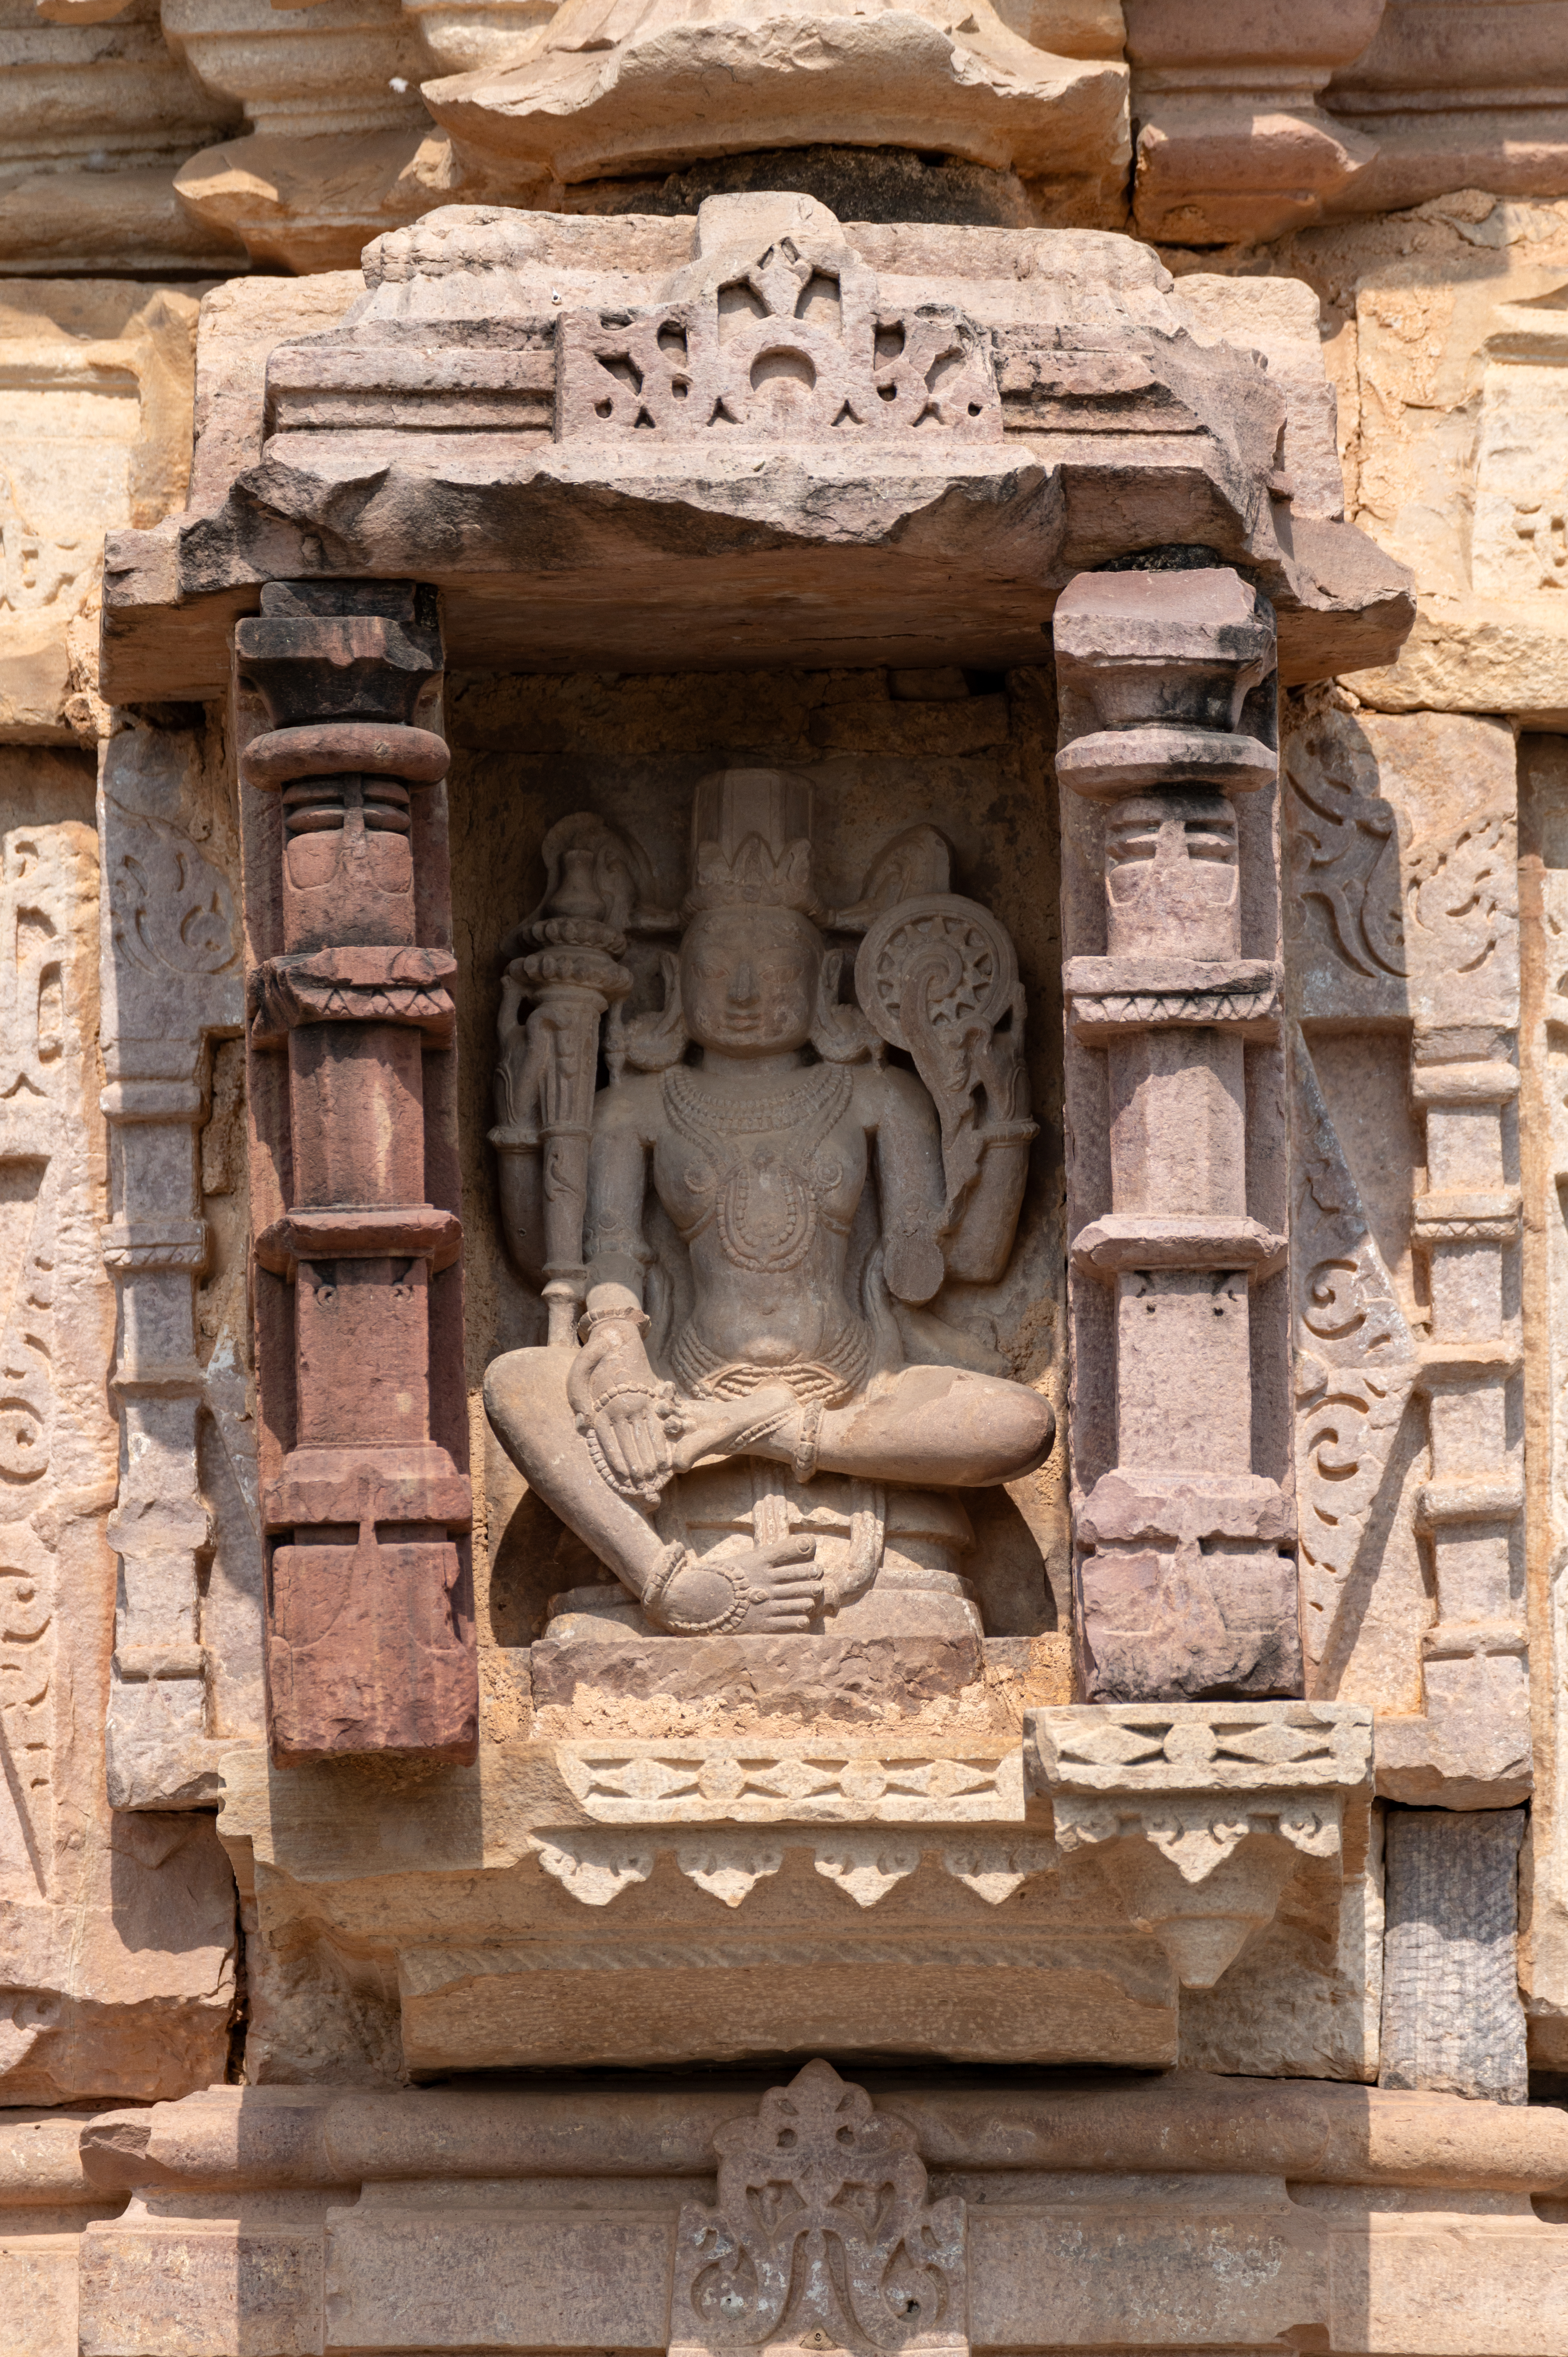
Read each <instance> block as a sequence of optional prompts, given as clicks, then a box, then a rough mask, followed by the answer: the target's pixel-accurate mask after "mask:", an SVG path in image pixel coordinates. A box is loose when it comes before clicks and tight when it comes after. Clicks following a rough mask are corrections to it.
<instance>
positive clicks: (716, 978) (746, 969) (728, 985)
mask: <svg viewBox="0 0 1568 2357" xmlns="http://www.w3.org/2000/svg"><path fill="white" fill-rule="evenodd" d="M821 970H822V941H821V938H820V936H819V935H818V932H817V930H816V928H815V926H814V925H812V924H811V923H810V922H809V920H807V919H806V918H804V917H802V916H799V915H797V913H796V912H795V911H794V910H793V909H708V910H706V911H704V913H703V915H702V916H700V917H698V918H697V919H696V920H695V921H694V922H693V924H692V925H691V926H690V928H689V929H688V931H687V933H686V938H685V940H684V941H683V942H682V944H681V1006H682V1013H683V1014H684V1016H685V1018H686V1028H687V1030H688V1031H689V1032H690V1033H691V1035H692V1037H693V1039H694V1040H695V1041H696V1042H697V1044H698V1046H699V1047H701V1048H716V1049H720V1050H721V1051H722V1052H723V1053H724V1054H725V1055H726V1056H778V1055H783V1054H786V1053H788V1052H789V1050H790V1049H796V1048H803V1047H804V1046H805V1044H806V1042H807V1040H808V1039H810V1038H811V1026H812V1023H813V1021H814V1019H815V1014H816V998H817V981H818V976H819V974H820V973H821Z"/></svg>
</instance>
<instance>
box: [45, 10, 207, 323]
mask: <svg viewBox="0 0 1568 2357" xmlns="http://www.w3.org/2000/svg"><path fill="white" fill-rule="evenodd" d="M111 19H112V20H113V21H110V20H111ZM0 41H3V42H4V44H5V78H4V84H3V86H0V271H4V272H9V271H48V272H59V273H61V274H64V273H76V272H88V273H102V274H122V273H124V272H125V271H128V270H132V271H136V272H140V273H143V274H159V273H162V272H166V271H181V272H184V271H194V270H199V269H201V268H203V267H204V266H205V267H207V268H209V269H211V268H217V269H219V270H224V269H234V268H236V267H237V268H240V269H243V268H244V266H245V264H244V255H243V253H242V251H241V250H240V249H239V248H238V247H236V246H235V245H234V244H233V242H231V240H230V239H229V238H226V237H223V236H221V235H219V236H214V235H213V234H212V232H211V231H209V229H208V228H207V227H206V225H205V224H204V223H202V222H199V221H194V220H193V219H192V218H191V216H190V215H189V214H188V213H187V212H186V211H185V210H184V209H183V207H182V206H181V205H180V202H179V200H178V199H177V196H176V195H175V191H174V176H175V173H176V171H177V167H179V165H180V164H182V163H183V162H184V160H185V158H186V157H187V156H188V155H189V154H190V152H191V150H192V149H193V148H198V147H199V146H201V145H202V144H203V142H204V141H206V140H209V139H212V138H214V137H215V136H218V135H220V134H221V132H222V131H223V129H224V128H225V127H226V125H227V124H229V123H230V122H231V121H232V120H233V119H234V110H233V109H232V108H231V106H229V105H228V104H227V103H225V102H224V101H222V100H221V99H219V100H216V101H214V100H213V99H212V98H211V97H210V96H209V94H208V93H207V92H206V91H202V90H199V88H198V87H197V85H196V83H195V82H194V81H192V80H191V78H190V76H189V74H188V73H187V72H186V70H185V69H184V67H183V66H182V65H181V63H180V60H179V59H178V58H177V57H176V56H174V55H173V54H171V51H170V49H169V46H168V43H167V42H166V39H165V38H164V35H163V30H162V28H161V27H160V24H159V18H158V5H157V0H120V5H115V0H85V5H81V6H80V7H79V6H75V5H72V0H46V5H43V6H38V5H36V0H5V6H4V7H3V8H0ZM123 291H125V290H123Z"/></svg>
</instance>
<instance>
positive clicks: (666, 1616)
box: [642, 1539, 752, 1637]
mask: <svg viewBox="0 0 1568 2357" xmlns="http://www.w3.org/2000/svg"><path fill="white" fill-rule="evenodd" d="M688 1570H702V1571H717V1572H722V1573H723V1575H724V1577H725V1580H727V1582H728V1583H729V1587H730V1590H731V1596H730V1601H729V1602H728V1604H726V1605H725V1609H724V1610H723V1611H722V1612H715V1613H714V1615H713V1617H712V1619H711V1620H677V1619H676V1618H675V1616H674V1614H672V1613H671V1612H667V1611H663V1610H661V1609H660V1602H661V1599H662V1598H663V1595H664V1591H665V1589H666V1588H667V1587H669V1585H670V1583H671V1580H672V1579H674V1578H675V1577H676V1575H677V1574H678V1573H680V1572H682V1571H688ZM751 1602H752V1591H751V1588H750V1586H749V1585H748V1583H747V1581H746V1578H745V1577H744V1576H743V1574H741V1573H740V1572H738V1571H736V1568H735V1566H733V1564H727V1563H714V1564H700V1563H698V1562H697V1561H696V1560H695V1558H694V1557H693V1555H692V1553H691V1550H690V1549H689V1548H688V1547H686V1546H684V1545H682V1543H681V1541H680V1540H679V1539H672V1540H671V1543H670V1544H669V1545H668V1546H667V1547H666V1548H665V1550H664V1552H663V1554H662V1555H660V1558H659V1561H658V1562H657V1563H656V1564H655V1565H654V1566H653V1577H652V1578H651V1579H650V1581H649V1583H648V1585H647V1587H645V1588H644V1589H643V1591H642V1609H643V1610H644V1611H645V1612H646V1613H648V1614H649V1615H650V1618H654V1619H657V1620H661V1621H662V1622H663V1624H664V1626H665V1628H666V1629H668V1630H669V1631H670V1633H671V1636H672V1637H723V1636H727V1634H728V1633H729V1631H731V1630H732V1629H738V1628H739V1626H740V1624H741V1622H742V1621H743V1620H745V1618H746V1613H747V1611H748V1610H749V1609H750V1607H751Z"/></svg>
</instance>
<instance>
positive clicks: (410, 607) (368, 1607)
mask: <svg viewBox="0 0 1568 2357" xmlns="http://www.w3.org/2000/svg"><path fill="white" fill-rule="evenodd" d="M235 664H236V696H237V711H238V713H239V715H240V720H241V725H240V730H239V735H240V759H241V775H242V816H243V825H244V835H245V903H246V932H247V947H248V952H249V959H248V962H249V966H250V971H249V974H248V976H247V996H248V1003H249V1006H250V1009H251V1026H250V1043H251V1111H252V1137H253V1140H254V1158H253V1162H252V1169H253V1171H254V1172H255V1175H256V1181H257V1183H256V1186H255V1189H254V1192H253V1196H252V1225H253V1232H254V1240H255V1254H256V1260H257V1263H258V1271H257V1276H256V1323H257V1338H258V1353H257V1355H258V1379H259V1385H260V1415H261V1438H262V1448H261V1473H262V1519H263V1529H264V1531H265V1534H266V1540H267V1686H268V1725H269V1730H270V1736H271V1741H272V1748H273V1754H274V1759H275V1760H278V1761H279V1762H280V1763H297V1762H298V1761H301V1760H307V1759H312V1758H320V1757H325V1756H328V1755H331V1754H356V1753H371V1754H377V1753H393V1754H397V1755H402V1756H412V1757H417V1758H424V1759H430V1760H471V1759H472V1758H473V1756H474V1749H475V1746H476V1743H477V1740H478V1728H477V1714H478V1690H477V1674H476V1667H475V1659H474V1631H473V1606H472V1597H471V1583H470V1573H469V1568H468V1562H467V1546H466V1544H465V1539H466V1534H467V1530H468V1528H469V1525H470V1523H471V1519H472V1502H471V1498H470V1493H469V1489H468V1481H467V1422H466V1415H465V1412H464V1403H463V1394H462V1387H461V1382H460V1376H459V1374H458V1371H459V1370H460V1368H461V1365H462V1340H461V1337H462V1279H461V1265H460V1257H459V1255H460V1252H461V1244H462V1229H461V1225H460V1222H459V1221H458V1217H457V1200H458V1199H457V1184H456V1141H455V1134H454V1123H455V1114H454V1103H453V1088H454V1078H455V1075H454V1057H453V1051H452V1047H451V1019H452V1018H451V1008H450V1002H449V1001H448V1000H447V998H446V992H445V988H444V985H445V982H446V979H447V978H449V976H450V974H451V973H452V960H451V957H450V954H449V952H448V943H449V941H450V932H451V913H450V884H449V879H448V873H447V865H446V806H445V801H444V798H442V796H441V794H440V789H439V780H441V778H442V777H444V775H445V773H446V746H445V744H444V743H443V741H442V739H441V738H440V737H439V736H437V735H436V734H435V732H434V731H433V730H431V729H429V728H427V727H423V726H415V725H414V716H415V714H416V712H419V713H424V712H425V711H427V710H428V708H429V705H430V702H431V696H432V693H433V691H434V690H435V684H436V682H437V681H438V678H439V675H440V669H441V643H440V635H439V630H438V628H437V625H436V621H435V600H434V598H433V597H431V596H430V595H429V593H428V592H426V591H423V590H418V589H415V588H414V587H412V586H410V585H406V584H400V583H392V584H384V585H383V584H379V583H366V584H354V583H345V584H341V585H336V586H334V587H327V588H323V589H316V590H313V589H311V588H310V587H308V586H307V585H302V584H297V583H295V584H289V583H274V584H272V585H271V586H269V587H267V588H266V589H265V590H264V591H263V597H262V614H261V617H260V619H257V620H254V621H246V622H242V624H241V625H240V628H239V630H238V631H237V632H236V634H235ZM263 713H264V716H265V720H266V721H268V722H270V723H271V726H270V728H265V727H263ZM258 1164H261V1165H262V1166H263V1167H262V1168H257V1165H258ZM285 1174H286V1175H285Z"/></svg>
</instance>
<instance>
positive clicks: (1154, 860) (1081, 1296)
mask: <svg viewBox="0 0 1568 2357" xmlns="http://www.w3.org/2000/svg"><path fill="white" fill-rule="evenodd" d="M1056 642H1057V664H1058V680H1059V683H1060V687H1061V737H1060V748H1059V754H1058V774H1059V776H1060V780H1061V783H1062V787H1063V836H1064V877H1065V879H1066V880H1065V885H1064V943H1065V946H1066V948H1067V950H1068V951H1069V957H1068V962H1067V967H1066V972H1065V976H1064V980H1065V985H1066V993H1065V995H1066V998H1067V1004H1068V1010H1069V1036H1068V1049H1067V1098H1068V1125H1067V1126H1068V1136H1069V1161H1070V1168H1069V1190H1070V1196H1071V1202H1070V1207H1069V1218H1070V1220H1071V1222H1072V1230H1073V1247H1072V1253H1073V1264H1074V1275H1073V1287H1074V1300H1073V1332H1074V1356H1075V1370H1074V1398H1073V1434H1072V1438H1073V1476H1074V1504H1075V1510H1076V1511H1075V1523H1076V1537H1077V1543H1078V1557H1077V1561H1078V1603H1079V1643H1080V1649H1081V1654H1082V1663H1083V1672H1084V1679H1085V1690H1086V1692H1087V1693H1088V1694H1089V1695H1090V1697H1091V1698H1092V1699H1094V1700H1103V1701H1144V1700H1151V1701H1152V1700H1169V1699H1178V1698H1185V1699H1191V1700H1197V1699H1202V1698H1206V1697H1209V1696H1215V1697H1218V1696H1223V1695H1248V1696H1262V1695H1291V1694H1294V1693H1297V1692H1299V1689H1300V1675H1301V1671H1300V1640H1299V1634H1298V1630H1297V1623H1296V1601H1295V1565H1294V1555H1293V1553H1292V1552H1291V1542H1292V1540H1293V1537H1294V1523H1293V1518H1292V1500H1291V1494H1290V1487H1289V1480H1290V1477H1289V1456H1288V1435H1287V1434H1286V1433H1285V1432H1284V1431H1283V1419H1282V1415H1281V1410H1282V1408H1283V1401H1284V1399H1285V1397H1286V1396H1287V1395H1288V1394H1287V1384H1286V1373H1287V1359H1286V1350H1287V1337H1286V1334H1285V1331H1284V1329H1283V1318H1281V1316H1280V1315H1279V1314H1278V1304H1277V1303H1275V1302H1274V1301H1273V1298H1272V1295H1273V1293H1276V1292H1277V1291H1278V1290H1279V1278H1280V1273H1281V1270H1282V1268H1283V1261H1284V1254H1285V1239H1284V1236H1283V1233H1282V1232H1281V1231H1282V1229H1283V1187H1282V1185H1281V1184H1280V1174H1281V1173H1282V1172H1283V1168H1284V1164H1285V1156H1286V1139H1285V1134H1284V1122H1283V1094H1282V1091H1281V1087H1280V1078H1281V1066H1280V1055H1281V1049H1280V1022H1279V985H1280V968H1279V964H1278V907H1279V882H1278V866H1277V859H1276V857H1275V854H1274V848H1273V826H1272V796H1273V786H1274V770H1275V760H1274V752H1273V744H1274V728H1273V699H1274V651H1273V649H1274V630H1273V614H1272V612H1271V610H1270V608H1269V607H1268V606H1267V605H1266V603H1265V602H1264V600H1263V599H1262V597H1259V596H1258V595H1257V594H1256V593H1255V592H1254V591H1253V590H1251V589H1250V588H1248V587H1246V585H1245V584H1244V583H1243V582H1242V581H1241V580H1240V578H1239V577H1238V576H1236V575H1235V574H1234V573H1231V572H1229V571H1227V570H1224V569H1221V568H1214V569H1196V568H1195V569H1193V570H1191V571H1181V572H1177V573H1136V572H1129V573H1116V574H1096V575H1080V576H1079V578H1078V579H1077V580H1076V581H1074V582H1072V583H1071V584H1070V585H1069V587H1068V589H1067V590H1066V592H1065V593H1064V595H1063V597H1062V599H1061V602H1060V604H1059V605H1058V608H1057V618H1056ZM1249 804H1250V805H1251V810H1252V812H1253V813H1254V814H1253V816H1251V818H1249V817H1248V816H1247V814H1246V813H1247V807H1248V805H1249ZM1260 807H1262V810H1263V812H1264V815H1263V816H1262V818H1260V817H1259V815H1258V814H1257V813H1259V810H1260ZM1264 1294H1269V1295H1270V1296H1271V1297H1270V1299H1269V1301H1268V1303H1267V1306H1266V1308H1263V1309H1262V1312H1261V1311H1260V1298H1261V1297H1262V1295H1264ZM1107 1295H1109V1296H1110V1298H1109V1299H1107V1298H1106V1296H1107ZM1276 1427H1278V1429H1276Z"/></svg>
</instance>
